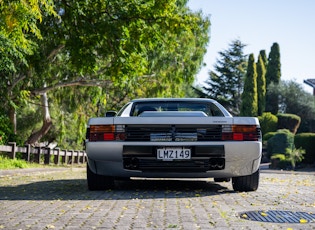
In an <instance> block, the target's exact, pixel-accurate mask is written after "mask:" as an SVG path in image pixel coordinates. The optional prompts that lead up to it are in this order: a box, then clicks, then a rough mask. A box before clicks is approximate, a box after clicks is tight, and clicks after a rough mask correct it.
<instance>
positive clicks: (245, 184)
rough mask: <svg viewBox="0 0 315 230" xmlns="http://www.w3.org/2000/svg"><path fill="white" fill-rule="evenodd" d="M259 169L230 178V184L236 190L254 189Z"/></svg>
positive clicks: (256, 187) (256, 184) (257, 183)
mask: <svg viewBox="0 0 315 230" xmlns="http://www.w3.org/2000/svg"><path fill="white" fill-rule="evenodd" d="M259 174H260V173H259V170H257V171H256V172H255V173H253V174H251V175H248V176H240V177H233V178H232V186H233V189H234V191H236V192H251V191H256V190H257V189H258V185H259Z"/></svg>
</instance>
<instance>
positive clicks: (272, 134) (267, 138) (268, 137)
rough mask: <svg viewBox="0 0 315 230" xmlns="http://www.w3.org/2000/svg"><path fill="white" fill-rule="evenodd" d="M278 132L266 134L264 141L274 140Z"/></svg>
mask: <svg viewBox="0 0 315 230" xmlns="http://www.w3.org/2000/svg"><path fill="white" fill-rule="evenodd" d="M276 134H277V132H269V133H266V134H265V135H264V137H263V141H268V140H269V139H270V138H272V137H273V136H274V135H276Z"/></svg>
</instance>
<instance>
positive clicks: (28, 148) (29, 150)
mask: <svg viewBox="0 0 315 230" xmlns="http://www.w3.org/2000/svg"><path fill="white" fill-rule="evenodd" d="M25 147H26V153H25V160H26V161H27V162H30V161H31V145H30V144H27V145H25Z"/></svg>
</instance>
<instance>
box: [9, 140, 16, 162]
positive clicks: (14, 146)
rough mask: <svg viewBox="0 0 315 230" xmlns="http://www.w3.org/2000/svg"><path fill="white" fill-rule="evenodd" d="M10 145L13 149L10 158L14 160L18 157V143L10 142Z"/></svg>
mask: <svg viewBox="0 0 315 230" xmlns="http://www.w3.org/2000/svg"><path fill="white" fill-rule="evenodd" d="M9 145H11V147H12V151H11V153H10V154H9V158H11V159H13V160H14V159H15V156H16V143H15V142H9Z"/></svg>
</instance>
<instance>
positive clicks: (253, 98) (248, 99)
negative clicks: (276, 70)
mask: <svg viewBox="0 0 315 230" xmlns="http://www.w3.org/2000/svg"><path fill="white" fill-rule="evenodd" d="M257 113H258V98H257V71H256V63H255V59H254V54H250V55H249V58H248V64H247V71H246V77H245V83H244V91H243V93H242V103H241V113H240V115H241V116H248V117H256V116H257Z"/></svg>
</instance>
